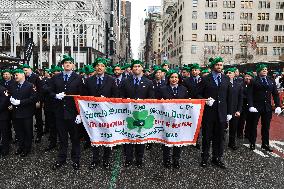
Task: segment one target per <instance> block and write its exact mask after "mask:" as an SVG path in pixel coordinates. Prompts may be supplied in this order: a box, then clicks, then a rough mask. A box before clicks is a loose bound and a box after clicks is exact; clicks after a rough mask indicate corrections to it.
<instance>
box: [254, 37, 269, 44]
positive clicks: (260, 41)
mask: <svg viewBox="0 0 284 189" xmlns="http://www.w3.org/2000/svg"><path fill="white" fill-rule="evenodd" d="M256 42H257V43H268V36H257V37H256Z"/></svg>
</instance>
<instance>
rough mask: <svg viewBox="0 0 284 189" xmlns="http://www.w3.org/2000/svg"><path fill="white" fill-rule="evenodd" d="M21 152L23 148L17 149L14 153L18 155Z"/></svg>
mask: <svg viewBox="0 0 284 189" xmlns="http://www.w3.org/2000/svg"><path fill="white" fill-rule="evenodd" d="M22 153H23V150H22V149H17V151H16V153H15V155H16V156H17V155H20V154H22Z"/></svg>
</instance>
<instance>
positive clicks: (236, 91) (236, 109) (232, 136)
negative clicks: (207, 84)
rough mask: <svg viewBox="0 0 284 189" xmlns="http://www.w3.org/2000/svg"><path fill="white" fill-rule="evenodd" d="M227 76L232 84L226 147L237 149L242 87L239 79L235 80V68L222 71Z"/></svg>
mask: <svg viewBox="0 0 284 189" xmlns="http://www.w3.org/2000/svg"><path fill="white" fill-rule="evenodd" d="M224 73H225V74H226V75H227V76H228V77H229V78H230V82H231V85H232V115H233V118H232V119H231V120H230V121H229V144H228V147H229V148H231V149H232V150H237V146H236V135H237V126H238V121H239V118H240V116H241V112H242V106H243V89H242V84H241V83H240V81H238V80H235V68H228V69H226V70H225V72H224Z"/></svg>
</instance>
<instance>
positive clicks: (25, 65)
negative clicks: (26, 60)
mask: <svg viewBox="0 0 284 189" xmlns="http://www.w3.org/2000/svg"><path fill="white" fill-rule="evenodd" d="M20 67H21V69H24V68H30V69H31V66H30V65H28V64H23V65H22V66H20Z"/></svg>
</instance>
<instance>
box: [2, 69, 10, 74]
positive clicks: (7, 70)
mask: <svg viewBox="0 0 284 189" xmlns="http://www.w3.org/2000/svg"><path fill="white" fill-rule="evenodd" d="M6 72H8V73H12V70H9V69H4V70H1V71H0V73H1V74H2V73H6Z"/></svg>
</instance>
